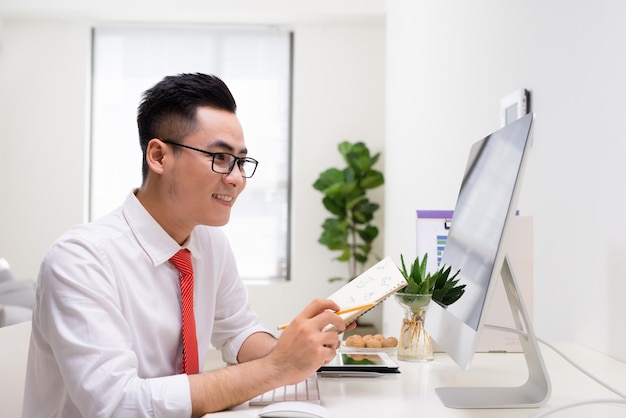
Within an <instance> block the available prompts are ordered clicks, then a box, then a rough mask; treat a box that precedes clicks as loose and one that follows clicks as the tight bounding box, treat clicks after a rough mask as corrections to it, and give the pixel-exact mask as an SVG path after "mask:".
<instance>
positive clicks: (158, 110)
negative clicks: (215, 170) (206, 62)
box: [137, 73, 237, 181]
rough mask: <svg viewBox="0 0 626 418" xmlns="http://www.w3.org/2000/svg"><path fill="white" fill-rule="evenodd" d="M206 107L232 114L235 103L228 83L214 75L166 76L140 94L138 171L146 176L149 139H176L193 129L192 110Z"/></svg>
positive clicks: (194, 117)
mask: <svg viewBox="0 0 626 418" xmlns="http://www.w3.org/2000/svg"><path fill="white" fill-rule="evenodd" d="M200 106H209V107H213V108H216V109H220V110H226V111H229V112H232V113H235V112H236V111H237V104H236V103H235V99H234V98H233V95H232V94H231V92H230V90H229V89H228V86H226V84H225V83H224V82H223V81H222V80H221V79H220V78H218V77H216V76H214V75H208V74H201V73H194V74H178V75H174V76H167V77H165V78H164V79H163V80H161V81H160V82H158V83H157V84H156V85H154V87H152V88H150V89H148V90H146V91H145V92H144V93H143V95H142V100H141V103H140V104H139V108H138V109H137V127H138V129H139V145H140V146H141V152H142V166H141V173H142V176H143V180H144V181H145V179H146V176H147V175H148V164H147V162H146V150H147V148H148V142H150V140H151V139H153V138H160V139H169V140H180V139H181V138H183V137H184V136H186V135H189V134H190V133H193V132H194V131H195V130H196V129H197V120H196V110H197V108H198V107H200Z"/></svg>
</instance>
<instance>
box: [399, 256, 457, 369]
mask: <svg viewBox="0 0 626 418" xmlns="http://www.w3.org/2000/svg"><path fill="white" fill-rule="evenodd" d="M400 260H401V262H402V268H401V269H400V273H402V275H403V276H404V278H405V279H406V281H407V283H408V284H407V286H406V287H404V288H403V289H402V291H401V292H398V293H396V294H395V295H394V297H395V299H396V301H397V302H398V303H399V304H400V306H402V308H403V310H404V319H403V320H402V328H401V330H400V338H399V344H398V359H400V360H408V361H430V360H432V359H433V358H434V357H433V347H432V341H431V340H430V336H429V335H428V333H427V332H426V330H425V329H424V320H425V319H426V311H427V310H428V305H429V304H430V301H431V300H433V301H435V302H436V303H438V304H440V305H442V306H444V307H446V306H449V305H451V304H453V303H454V302H456V301H457V300H459V298H460V297H461V296H463V293H465V285H464V284H459V279H458V278H457V276H458V275H459V273H460V270H457V272H456V273H454V274H453V275H450V274H451V272H452V267H451V266H446V265H443V266H441V267H440V268H439V269H438V270H437V271H435V272H434V273H429V272H427V271H426V266H427V263H428V254H424V256H423V257H422V260H421V262H420V259H419V257H416V258H415V261H414V262H413V263H412V264H411V268H410V269H407V267H406V265H405V264H404V257H403V256H402V255H400Z"/></svg>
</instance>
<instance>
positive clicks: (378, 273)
mask: <svg viewBox="0 0 626 418" xmlns="http://www.w3.org/2000/svg"><path fill="white" fill-rule="evenodd" d="M406 285H407V282H406V280H405V279H404V277H403V276H402V274H401V273H400V270H399V269H398V266H396V264H395V263H394V262H393V260H392V259H391V257H385V258H384V259H382V260H381V261H379V262H378V263H376V264H375V265H373V266H372V267H370V268H369V269H368V270H366V271H365V272H363V273H362V274H360V275H359V276H357V277H355V278H354V279H353V280H351V281H349V282H348V283H346V284H345V285H344V286H343V287H342V288H340V289H339V290H337V291H336V292H335V293H333V294H332V295H330V296H328V299H331V300H333V301H335V302H336V303H337V305H339V307H340V308H341V309H349V308H351V307H353V306H358V305H365V304H372V306H370V307H368V308H365V309H360V310H357V311H352V312H347V313H344V314H341V317H342V318H343V320H344V323H345V324H346V325H350V324H351V323H352V322H354V321H356V320H357V319H358V318H359V317H360V316H361V315H363V314H364V313H365V312H367V311H369V310H370V309H372V308H373V307H374V306H376V305H378V304H379V303H380V302H382V301H383V300H385V299H387V298H388V297H389V296H390V295H392V294H393V293H395V292H397V291H398V290H400V289H402V288H403V287H405V286H406ZM334 330H335V327H333V326H332V325H329V326H327V327H326V328H325V331H334Z"/></svg>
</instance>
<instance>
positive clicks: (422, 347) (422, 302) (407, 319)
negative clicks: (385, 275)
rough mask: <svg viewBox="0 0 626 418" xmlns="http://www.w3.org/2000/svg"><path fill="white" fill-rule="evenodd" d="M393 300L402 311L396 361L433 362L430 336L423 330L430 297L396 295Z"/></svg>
mask: <svg viewBox="0 0 626 418" xmlns="http://www.w3.org/2000/svg"><path fill="white" fill-rule="evenodd" d="M395 299H396V301H397V302H398V303H399V304H400V306H402V309H403V310H404V318H403V319H402V328H401V329H400V338H398V360H404V361H424V362H425V361H431V360H433V358H434V357H433V344H432V341H431V339H430V335H428V333H427V332H426V330H425V329H424V321H425V319H426V311H427V310H428V304H429V303H430V300H431V295H425V294H423V295H419V294H418V295H414V294H410V293H396V294H395Z"/></svg>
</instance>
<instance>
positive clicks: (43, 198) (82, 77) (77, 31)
mask: <svg viewBox="0 0 626 418" xmlns="http://www.w3.org/2000/svg"><path fill="white" fill-rule="evenodd" d="M2 2H4V3H5V4H6V3H12V2H8V1H5V0H0V22H2V23H3V25H2V28H3V30H2V32H1V34H0V88H1V90H0V190H2V191H3V194H2V195H1V196H0V256H2V257H5V258H6V259H8V260H9V262H10V263H11V266H12V268H13V270H14V271H15V274H16V276H17V277H20V278H28V277H30V278H34V277H35V276H36V275H37V272H38V268H39V263H40V260H41V259H42V257H43V255H44V254H45V252H46V250H47V248H48V247H49V246H50V245H51V243H52V242H53V241H54V240H55V239H56V238H57V237H58V236H59V235H60V234H61V233H62V232H63V231H64V230H66V229H67V228H69V227H70V226H72V225H73V224H76V223H80V222H83V221H84V220H85V217H84V207H85V204H86V199H87V195H86V190H85V184H86V180H87V175H88V166H87V164H86V159H85V155H86V152H87V138H88V123H89V121H88V116H89V114H88V104H89V77H90V74H89V71H90V70H89V60H90V55H89V54H90V27H91V25H92V23H93V22H94V21H102V19H100V18H98V19H96V17H94V16H93V14H97V13H95V12H93V11H90V12H89V13H87V12H84V11H80V12H75V13H70V12H68V13H65V14H66V15H68V16H71V19H66V18H61V17H59V15H64V13H61V12H60V11H59V8H56V9H55V10H56V11H54V12H53V11H50V12H49V13H45V10H46V8H50V6H49V4H50V3H49V2H44V1H42V2H40V3H41V6H42V8H41V9H39V10H38V11H37V13H36V14H35V12H34V11H33V12H31V11H28V10H26V11H25V10H22V11H21V12H20V13H17V12H15V11H14V10H13V9H9V8H6V9H3V4H2ZM32 3H36V2H32V1H31V2H25V3H23V4H24V5H30V4H32ZM57 3H59V4H61V3H63V2H59V1H57ZM136 3H141V2H136ZM199 3H202V2H199ZM274 3H280V2H274ZM367 3H370V4H376V3H378V2H377V1H369V2H367ZM81 4H82V3H81ZM155 4H157V3H155ZM12 6H13V7H18V8H19V7H21V6H20V5H17V4H14V5H12ZM24 7H25V6H24ZM171 7H172V6H169V5H164V4H161V8H159V7H156V8H155V7H153V5H151V8H150V9H149V10H148V14H151V15H150V18H151V19H156V17H157V16H155V13H157V14H159V13H161V14H164V15H165V14H167V10H168V9H169V10H172V9H171ZM197 7H199V8H200V6H199V5H198V6H197ZM291 7H293V6H291ZM3 10H9V11H7V12H5V13H4V16H3ZM42 10H44V12H42ZM111 10H113V11H116V10H117V12H116V13H114V15H115V16H114V17H115V18H116V19H120V20H125V19H127V18H128V15H125V14H124V13H123V9H122V8H118V9H115V8H113V9H111ZM111 10H109V12H110V13H112V12H111ZM133 10H134V9H133ZM256 10H257V11H258V10H260V9H259V7H258V6H257V9H256ZM320 10H321V9H320ZM134 11H136V10H134ZM129 12H130V10H129ZM179 12H180V8H178V7H177V8H176V10H172V16H173V17H172V19H174V20H176V19H179V20H181V21H182V20H184V18H182V17H179V16H177V13H179ZM203 13H207V10H206V9H202V10H200V9H198V13H197V15H198V16H200V15H203ZM76 14H77V15H76ZM33 16H35V17H33ZM246 19H247V20H250V18H249V17H248V18H246ZM261 20H263V19H261ZM279 20H281V23H287V24H288V23H289V21H288V19H286V18H285V17H284V16H281V17H280V19H279ZM207 21H211V20H210V19H209V18H207ZM255 21H256V22H258V21H259V19H255ZM272 22H273V21H272V20H268V21H267V22H265V23H272ZM292 27H293V28H294V31H295V48H294V52H295V57H294V108H293V117H294V119H293V147H294V150H293V205H294V214H293V235H292V245H293V253H292V258H293V268H292V277H293V280H292V281H291V282H290V283H283V284H279V285H273V286H262V285H255V286H251V287H250V294H251V303H252V305H253V307H254V308H255V309H256V310H257V311H258V312H259V314H260V316H261V319H262V320H263V321H264V322H265V323H266V324H267V325H268V326H270V327H273V326H274V325H277V324H281V323H284V322H286V321H288V320H289V319H291V318H292V317H293V315H295V314H296V313H298V312H299V311H300V310H301V309H302V308H303V307H304V305H305V304H306V303H307V302H308V301H310V299H311V298H313V297H325V296H327V295H328V294H330V293H331V292H332V291H334V290H335V289H336V288H337V287H338V286H339V284H329V283H328V282H327V279H328V277H332V276H336V275H342V276H343V275H347V267H346V266H345V264H343V263H338V262H333V261H331V259H332V257H333V256H334V254H333V253H331V252H329V251H328V250H327V249H325V248H324V247H322V246H321V245H320V244H318V243H317V238H318V236H319V233H320V231H321V224H322V222H323V219H324V218H325V217H326V211H325V209H324V208H323V206H322V204H321V197H322V196H321V194H320V193H319V192H317V191H316V190H314V189H313V187H312V185H313V182H314V181H315V180H316V178H317V176H318V174H319V173H320V172H321V171H323V170H324V169H326V168H328V167H331V166H337V165H340V164H343V162H342V161H341V157H340V155H339V153H338V151H337V148H336V146H337V144H338V143H339V142H341V141H343V140H345V139H348V140H353V141H354V140H362V141H365V142H366V143H368V144H369V145H370V148H371V149H372V151H374V152H379V151H382V150H383V147H384V117H385V115H384V99H385V91H384V84H385V75H384V71H385V62H384V57H385V27H384V17H383V16H382V15H381V14H380V13H378V17H377V18H376V17H373V18H372V17H371V16H369V17H366V18H363V19H355V17H354V15H353V14H346V13H345V12H342V13H334V14H333V13H330V14H327V15H326V14H325V15H324V16H321V17H320V16H318V17H316V18H314V19H311V18H309V19H303V18H301V17H299V18H297V19H294V23H293V25H292ZM137 100H138V101H139V97H138V98H137ZM378 168H380V169H382V168H383V163H382V160H381V162H380V163H379V166H378ZM382 197H383V192H382V190H381V191H380V192H379V193H378V198H380V199H381V200H382ZM120 203H121V202H120ZM382 219H383V211H382V210H381V211H380V216H379V219H378V221H379V226H381V225H382ZM260 245H262V244H260ZM378 246H379V248H378V252H379V253H380V252H382V236H381V238H380V239H379V243H378ZM335 255H336V254H335ZM240 262H242V263H243V262H245V260H240ZM278 301H279V303H277V302H278ZM379 316H380V315H378V316H374V317H372V318H371V319H372V320H373V321H377V320H379V319H378V317H379Z"/></svg>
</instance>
